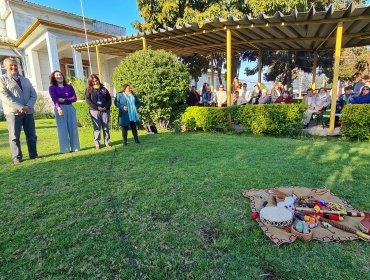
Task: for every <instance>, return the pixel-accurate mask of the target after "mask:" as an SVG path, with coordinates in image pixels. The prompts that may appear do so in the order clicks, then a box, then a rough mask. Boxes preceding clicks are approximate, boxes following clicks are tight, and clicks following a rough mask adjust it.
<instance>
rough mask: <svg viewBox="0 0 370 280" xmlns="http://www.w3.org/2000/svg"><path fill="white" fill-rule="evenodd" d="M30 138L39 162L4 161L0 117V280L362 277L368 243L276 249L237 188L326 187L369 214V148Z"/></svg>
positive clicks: (367, 270)
mask: <svg viewBox="0 0 370 280" xmlns="http://www.w3.org/2000/svg"><path fill="white" fill-rule="evenodd" d="M37 135H38V139H39V141H38V147H39V153H40V155H42V156H43V159H42V160H39V161H30V160H25V161H24V162H23V163H22V164H21V165H19V166H13V165H12V164H11V161H10V151H9V148H8V143H7V131H6V128H5V124H4V122H1V123H0V157H1V158H0V181H1V183H0V213H1V219H0V279H135V278H137V279H315V280H316V279H336V280H338V279H370V267H369V263H370V243H366V242H364V241H355V242H342V243H321V242H317V241H311V242H303V241H300V240H298V241H296V242H295V243H293V244H290V245H286V244H285V245H282V246H280V247H276V246H275V245H274V244H273V243H272V242H271V241H270V240H269V239H268V238H267V237H266V236H265V235H264V234H263V233H262V231H261V230H260V228H259V227H258V225H257V223H256V222H255V221H252V220H250V218H249V216H250V208H249V203H248V201H247V200H246V199H245V198H244V197H242V196H241V195H240V192H241V190H244V189H248V188H266V187H269V188H270V187H279V186H287V185H296V186H305V187H318V188H322V187H324V186H326V187H328V188H329V189H331V190H332V191H333V192H334V193H335V194H336V195H338V196H339V197H341V198H342V199H345V200H347V201H348V202H349V203H351V204H352V205H353V206H354V207H356V208H358V209H360V210H369V209H370V196H369V183H370V171H369V163H370V145H369V143H358V142H346V141H342V140H326V139H317V138H302V139H287V138H272V137H254V136H248V135H235V134H218V133H215V134H213V133H187V134H184V133H183V134H174V133H162V134H158V135H147V136H145V135H143V136H141V141H142V144H141V145H136V144H134V143H133V141H131V143H129V145H128V146H127V147H123V146H122V145H120V143H121V135H120V133H119V132H113V133H112V140H113V144H114V147H113V148H112V149H106V148H104V149H101V150H99V151H96V150H95V149H94V144H93V141H92V131H91V129H80V140H81V146H82V147H83V150H82V151H80V152H78V153H71V154H68V155H60V154H59V153H58V151H59V149H58V144H57V136H56V128H55V125H54V120H39V121H37ZM22 137H23V138H22V140H23V145H22V147H24V150H25V151H24V152H25V154H26V155H27V152H26V145H25V141H24V136H22ZM25 159H27V156H26V157H25Z"/></svg>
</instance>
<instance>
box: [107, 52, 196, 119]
mask: <svg viewBox="0 0 370 280" xmlns="http://www.w3.org/2000/svg"><path fill="white" fill-rule="evenodd" d="M113 84H114V86H115V87H116V89H117V90H118V91H120V90H121V87H122V85H124V84H130V85H131V87H132V89H133V92H135V93H136V94H137V96H138V97H139V99H140V101H141V102H142V107H141V108H140V110H139V114H140V117H141V118H142V120H143V121H144V122H146V123H149V122H155V123H172V122H173V121H174V120H176V119H178V118H179V117H180V116H181V113H183V112H184V110H185V106H183V105H182V104H183V103H184V102H183V100H184V98H185V96H186V91H187V89H188V85H189V71H188V69H187V68H186V66H185V65H184V64H182V63H181V62H180V61H178V59H177V57H176V56H175V55H173V54H171V53H168V52H166V51H164V50H142V51H137V52H135V53H133V54H130V55H128V56H127V57H126V58H124V59H123V60H122V61H121V63H120V64H119V65H118V66H117V67H116V68H115V69H114V71H113Z"/></svg>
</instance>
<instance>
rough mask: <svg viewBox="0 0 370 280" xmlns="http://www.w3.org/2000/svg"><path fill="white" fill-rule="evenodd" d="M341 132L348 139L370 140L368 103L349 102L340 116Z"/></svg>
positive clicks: (369, 107) (369, 108)
mask: <svg viewBox="0 0 370 280" xmlns="http://www.w3.org/2000/svg"><path fill="white" fill-rule="evenodd" d="M340 121H341V124H342V134H343V136H345V137H348V138H350V139H358V140H370V104H356V105H355V104H354V105H352V104H349V105H347V106H345V107H344V108H343V110H342V116H341V117H340Z"/></svg>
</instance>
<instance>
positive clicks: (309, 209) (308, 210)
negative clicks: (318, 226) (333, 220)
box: [296, 207, 365, 217]
mask: <svg viewBox="0 0 370 280" xmlns="http://www.w3.org/2000/svg"><path fill="white" fill-rule="evenodd" d="M296 210H298V211H307V212H315V210H314V209H313V208H307V207H296ZM318 213H323V214H334V215H341V216H351V217H365V213H363V212H347V211H332V210H320V211H318Z"/></svg>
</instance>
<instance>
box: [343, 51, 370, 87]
mask: <svg viewBox="0 0 370 280" xmlns="http://www.w3.org/2000/svg"><path fill="white" fill-rule="evenodd" d="M369 73H370V51H368V50H367V49H366V47H359V48H348V49H344V50H343V52H342V55H341V60H340V68H339V79H340V80H342V81H344V82H347V83H353V82H355V79H356V76H357V75H358V74H359V75H360V76H361V77H362V76H364V75H365V74H369Z"/></svg>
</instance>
